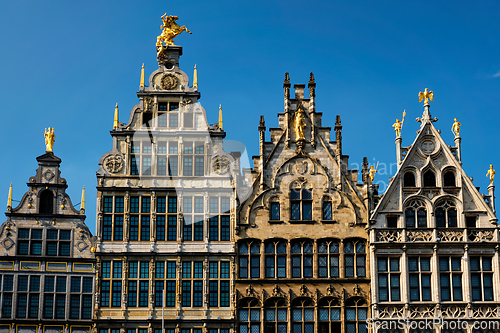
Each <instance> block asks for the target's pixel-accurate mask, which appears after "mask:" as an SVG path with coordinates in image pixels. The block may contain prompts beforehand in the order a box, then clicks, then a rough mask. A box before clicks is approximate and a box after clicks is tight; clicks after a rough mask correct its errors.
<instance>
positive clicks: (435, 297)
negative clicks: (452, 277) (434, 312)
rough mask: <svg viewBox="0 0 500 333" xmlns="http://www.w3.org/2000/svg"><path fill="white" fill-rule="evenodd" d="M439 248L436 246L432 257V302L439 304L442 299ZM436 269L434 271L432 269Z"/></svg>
mask: <svg viewBox="0 0 500 333" xmlns="http://www.w3.org/2000/svg"><path fill="white" fill-rule="evenodd" d="M437 250H438V246H437V245H434V252H433V254H432V257H431V270H432V275H431V292H432V295H431V297H432V301H433V302H439V300H440V299H441V298H440V296H441V291H440V290H439V259H438V256H437ZM432 267H434V269H432Z"/></svg>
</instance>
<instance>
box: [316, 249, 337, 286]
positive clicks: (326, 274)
mask: <svg viewBox="0 0 500 333" xmlns="http://www.w3.org/2000/svg"><path fill="white" fill-rule="evenodd" d="M339 273H340V272H339V242H338V241H337V240H321V241H319V242H318V276H319V277H320V278H338V277H340V274H339Z"/></svg>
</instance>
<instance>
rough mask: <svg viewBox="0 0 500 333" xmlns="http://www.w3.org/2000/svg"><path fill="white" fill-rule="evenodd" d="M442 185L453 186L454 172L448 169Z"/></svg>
mask: <svg viewBox="0 0 500 333" xmlns="http://www.w3.org/2000/svg"><path fill="white" fill-rule="evenodd" d="M443 178H444V186H455V174H454V173H453V171H448V172H446V173H445V174H444V177H443Z"/></svg>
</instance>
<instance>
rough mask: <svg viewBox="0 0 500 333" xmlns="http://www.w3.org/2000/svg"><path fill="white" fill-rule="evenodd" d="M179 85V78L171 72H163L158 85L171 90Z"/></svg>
mask: <svg viewBox="0 0 500 333" xmlns="http://www.w3.org/2000/svg"><path fill="white" fill-rule="evenodd" d="M178 85H179V79H178V78H177V77H176V76H175V75H172V74H165V75H163V76H162V77H161V81H160V86H161V88H162V89H163V90H173V89H175V88H177V86H178Z"/></svg>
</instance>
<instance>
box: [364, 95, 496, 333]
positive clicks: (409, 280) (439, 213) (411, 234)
mask: <svg viewBox="0 0 500 333" xmlns="http://www.w3.org/2000/svg"><path fill="white" fill-rule="evenodd" d="M417 121H420V122H421V128H420V130H419V131H418V135H417V137H416V139H415V141H414V143H413V144H412V145H411V146H409V147H401V138H396V147H397V154H398V156H397V160H398V162H399V163H398V172H397V174H396V175H395V176H394V177H393V178H392V181H391V183H390V185H389V187H388V189H387V191H386V193H385V194H384V195H383V196H382V197H381V198H380V200H379V202H378V204H377V206H376V208H375V210H374V211H373V214H372V215H371V218H370V257H371V262H372V263H373V264H372V266H371V276H372V277H376V278H373V279H372V282H371V290H372V294H371V303H372V313H373V314H374V319H375V320H376V321H379V323H378V324H379V325H381V326H380V331H381V332H403V331H404V330H402V329H399V331H398V330H396V329H395V328H396V327H395V326H396V321H397V320H403V321H405V320H407V319H408V320H410V324H411V325H413V326H410V327H407V328H408V330H407V331H406V332H412V333H413V332H443V333H450V332H463V333H465V332H474V333H476V332H480V333H483V332H498V331H499V330H500V327H498V326H497V327H496V328H494V327H491V326H490V327H488V328H487V329H484V328H485V327H484V326H483V327H481V329H472V325H473V324H474V322H483V323H484V324H483V325H489V324H490V323H494V322H496V324H497V325H498V324H500V322H499V319H500V318H499V311H500V303H499V301H500V289H499V288H498V286H499V285H500V274H499V256H498V248H499V247H498V245H499V229H498V225H497V218H496V216H495V207H494V186H493V185H490V186H489V187H488V190H489V194H488V195H482V194H480V193H479V191H478V189H477V188H476V187H475V186H474V184H473V183H472V179H471V178H469V177H468V176H467V175H466V174H465V172H464V170H463V169H462V161H461V154H460V143H461V138H460V137H459V136H457V137H455V146H454V147H451V146H448V145H447V144H446V143H445V142H444V140H443V139H442V138H441V135H440V131H439V130H437V129H436V128H435V127H434V124H433V123H434V122H435V121H437V118H432V117H431V115H430V112H429V105H428V103H427V104H426V105H425V106H424V113H423V116H422V118H417ZM434 318H442V319H443V320H444V324H443V326H440V327H439V330H438V327H432V328H428V329H427V328H426V329H424V330H416V329H415V330H414V328H415V325H418V324H419V323H424V322H425V320H428V321H432V320H433V319H434ZM459 321H461V322H462V324H463V325H465V324H469V328H467V327H465V326H463V327H457V326H456V325H458V323H459ZM391 324H392V325H393V326H390V325H391ZM462 324H460V325H462ZM460 328H461V329H460Z"/></svg>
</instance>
